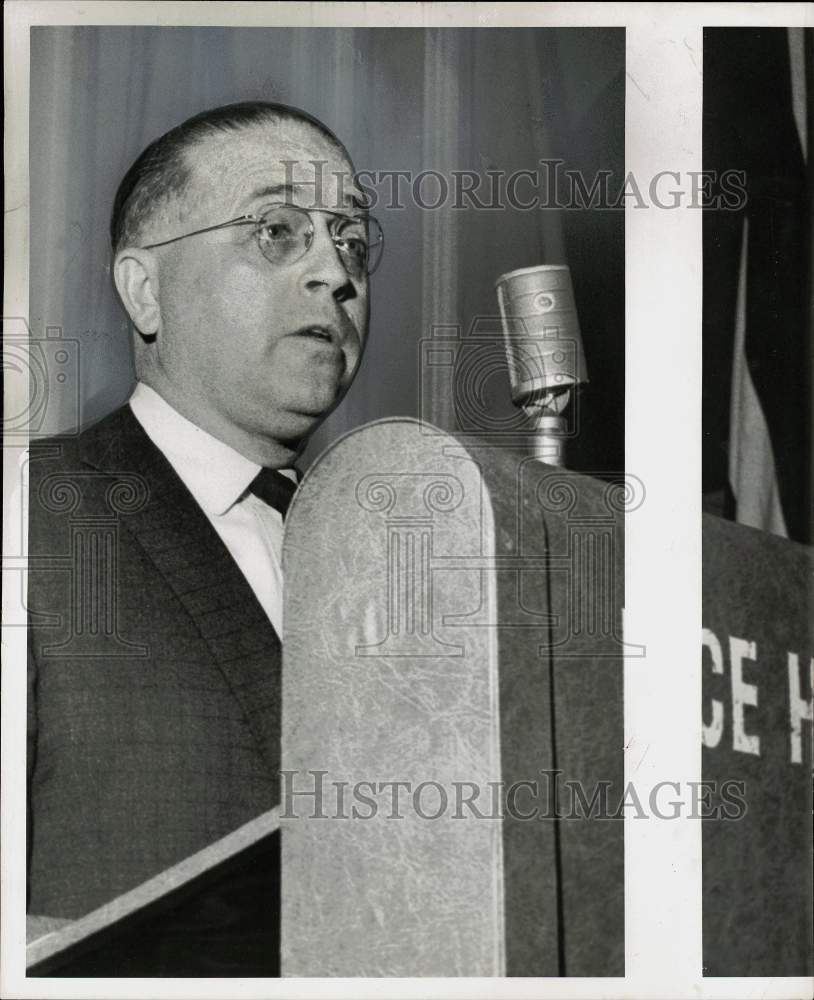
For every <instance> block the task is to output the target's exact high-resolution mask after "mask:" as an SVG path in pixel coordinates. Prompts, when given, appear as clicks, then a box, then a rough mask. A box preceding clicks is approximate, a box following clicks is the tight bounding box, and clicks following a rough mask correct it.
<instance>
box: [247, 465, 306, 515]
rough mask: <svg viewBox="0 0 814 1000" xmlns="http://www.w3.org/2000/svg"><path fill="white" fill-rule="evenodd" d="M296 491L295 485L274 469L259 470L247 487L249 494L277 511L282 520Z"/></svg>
mask: <svg viewBox="0 0 814 1000" xmlns="http://www.w3.org/2000/svg"><path fill="white" fill-rule="evenodd" d="M296 490H297V484H296V483H295V482H292V480H290V479H289V478H288V476H284V475H283V474H282V472H278V471H277V470H276V469H261V470H260V471H259V472H258V474H257V475H256V476H255V478H254V479H253V480H252V482H251V485H250V486H249V492H250V493H254V495H255V496H256V497H259V498H260V499H261V500H262V501H263V503H267V504H268V505H269V507H273V508H274V509H275V510H277V511H279V512H280V513H281V514H282V515H283V517H284V518H285V514H286V511H287V510H288V505H289V504H290V503H291V498H292V497H293V496H294V493H295V492H296Z"/></svg>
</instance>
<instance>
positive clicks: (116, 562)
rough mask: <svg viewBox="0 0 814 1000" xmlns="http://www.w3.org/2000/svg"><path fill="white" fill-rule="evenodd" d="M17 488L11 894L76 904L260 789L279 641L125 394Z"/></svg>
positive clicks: (179, 846)
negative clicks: (21, 562) (21, 683)
mask: <svg viewBox="0 0 814 1000" xmlns="http://www.w3.org/2000/svg"><path fill="white" fill-rule="evenodd" d="M28 494H29V598H28V606H29V664H28V673H29V678H28V680H29V688H28V733H29V745H28V774H29V803H28V804H29V817H28V818H29V830H28V832H29V906H28V908H29V912H31V913H38V914H47V915H49V916H64V917H77V916H80V915H81V914H82V913H85V912H87V911H88V910H90V909H93V908H94V907H95V906H97V905H99V904H101V903H103V902H105V901H106V900H108V899H111V898H112V897H114V896H116V895H118V894H119V893H121V892H124V891H126V890H127V889H130V888H132V887H133V886H135V885H137V884H138V883H139V882H142V881H143V880H145V879H146V878H149V877H150V876H152V875H154V874H156V873H157V872H159V871H161V870H163V869H164V868H166V867H168V866H170V865H172V864H174V863H175V862H177V861H180V860H181V859H182V858H184V857H186V856H188V855H189V854H192V853H193V852H195V851H197V850H199V849H200V848H202V847H204V846H205V845H206V844H208V843H210V842H212V841H213V840H216V839H217V838H219V837H221V836H223V835H224V834H226V833H228V832H229V831H231V830H233V829H234V828H235V827H237V826H239V825H241V824H242V823H244V822H246V821H248V820H249V819H251V818H252V817H254V816H256V815H258V814H259V813H262V812H264V811H266V810H267V809H270V808H271V807H273V806H274V805H275V804H276V803H277V801H278V798H279V775H278V772H279V765H280V751H279V740H280V697H281V685H280V669H281V648H280V641H279V638H278V636H277V634H276V632H275V631H274V628H273V626H272V625H271V623H270V622H269V620H268V618H267V616H266V615H265V613H264V612H263V610H262V608H261V607H260V605H259V603H258V601H257V599H256V598H255V596H254V593H253V591H252V590H251V587H250V586H249V584H248V583H247V581H246V579H245V578H244V576H243V574H242V573H241V572H240V570H239V568H238V566H237V565H236V563H235V562H234V560H233V559H232V557H231V556H230V554H229V552H228V550H227V549H226V547H225V546H224V544H223V542H222V541H221V539H220V538H219V537H218V535H217V533H216V532H215V531H214V529H213V528H212V526H211V524H210V523H209V521H208V520H207V518H206V516H205V514H204V513H203V511H202V510H201V509H200V508H199V506H198V505H197V503H196V502H195V500H194V499H193V497H192V496H191V495H190V493H189V492H188V491H187V489H186V487H185V486H184V485H183V483H182V482H181V480H180V479H179V478H178V476H177V475H176V473H175V472H174V470H173V469H172V467H171V465H170V464H169V463H168V462H167V460H166V459H165V458H164V456H163V455H162V454H161V452H160V451H159V450H158V449H157V448H156V447H155V446H154V445H153V444H152V442H151V441H150V439H149V438H148V437H147V435H146V434H145V433H144V431H143V429H142V428H141V426H140V424H139V423H138V421H137V420H136V419H135V417H134V416H133V414H132V412H131V410H130V408H129V407H123V408H122V409H120V410H118V411H116V412H115V413H113V414H112V415H111V416H109V417H107V418H106V419H104V420H103V421H101V422H100V423H98V424H96V425H95V426H94V427H92V428H90V429H89V430H87V431H85V432H83V433H82V434H80V435H78V436H76V437H73V438H67V437H66V438H61V439H52V440H49V441H45V442H37V443H35V444H34V445H33V446H32V448H31V459H30V463H29V491H28Z"/></svg>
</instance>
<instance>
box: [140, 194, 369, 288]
mask: <svg viewBox="0 0 814 1000" xmlns="http://www.w3.org/2000/svg"><path fill="white" fill-rule="evenodd" d="M270 208H292V209H294V211H296V212H303V213H304V214H305V215H307V216H308V221H309V223H310V225H311V235H310V241H309V243H308V245H307V246H306V248H305V253H303V254H301V255H300V256H299V257H297V258H296V259H295V260H293V261H291V263H292V264H296V263H297V261H300V260H302V258H303V257H304V256H305V255H306V254H307V253H308V251H309V250H310V249H311V247H312V246H313V241H314V235H315V234H316V227H315V226H314V220H313V219H312V218H311V213H312V212H319V213H321V214H322V215H330V216H332V217H333V218H335V219H344V220H345V221H346V222H360V221H364V222H369V221H370V220H371V219H373V221H374V222H375V223H376V225H377V226H378V228H379V234H380V236H379V239H378V240H376V243H375V245H376V246H380V247H381V248H382V250H381V252H380V253H379V258H378V260H377V261H376V263H375V265H374V267H373V268H372V269H370V270H367V269H365V273H366V274H367V276H368V277H370V275H371V274H373V272H374V271H375V270H376V268H377V267H378V266H379V264H380V263H381V259H382V253H383V251H384V230H383V229H382V224H381V223H380V222H379V220H378V219H376V218H375V217H374V216H372V215H366V216H354V215H346V214H345V213H344V212H332V211H331V210H330V209H327V208H303V207H302V206H301V205H292V204H291V203H290V202H285V201H280V202H272V203H271V204H269V205H266V206H265V209H270ZM265 218H266V216H265V214H262V215H256V214H254V213H247V214H246V215H238V216H237V217H236V218H234V219H229V220H228V221H227V222H218V223H216V224H215V225H214V226H204V228H203V229H195V230H193V231H192V232H191V233H182V234H181V235H180V236H173V237H171V238H170V239H168V240H160V241H159V242H158V243H147V244H145V246H143V247H142V248H141V249H142V250H154V249H155V248H156V247H165V246H167V245H169V244H170V243H177V242H178V241H179V240H185V239H187V237H189V236H200V235H201V233H213V232H215V231H216V230H218V229H227V228H228V227H230V226H248V225H259V223H261V222H263V220H264V219H265ZM257 232H258V248H259V249H260V253H261V254H263V250H262V248H260V247H259V228H258V230H257ZM331 239H332V240H333V243H334V246H336V247H337V248H338V247H339V243H340V241H341V240H342V237H341V236H333V235H332V236H331ZM263 257H264V258H265V259H266V260H268V257H266V255H265V254H263ZM269 263H272V262H271V261H269ZM346 270H347V268H346ZM348 273H350V272H348Z"/></svg>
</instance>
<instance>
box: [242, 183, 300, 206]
mask: <svg viewBox="0 0 814 1000" xmlns="http://www.w3.org/2000/svg"><path fill="white" fill-rule="evenodd" d="M297 186H298V185H291V184H272V185H267V186H266V187H261V188H255V190H254V191H252V193H251V194H250V195H249V197H248V198H247V199H246V200H247V201H248V202H253V201H259V200H260V199H261V198H276V197H278V196H279V195H286V196H287V197H289V198H290V197H291V195H292V194H293V193H294V188H295V187H297Z"/></svg>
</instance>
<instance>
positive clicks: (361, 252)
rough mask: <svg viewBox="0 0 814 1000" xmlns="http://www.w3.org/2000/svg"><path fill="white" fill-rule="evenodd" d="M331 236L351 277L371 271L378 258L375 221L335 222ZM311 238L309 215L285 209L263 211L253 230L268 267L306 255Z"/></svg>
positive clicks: (378, 235)
mask: <svg viewBox="0 0 814 1000" xmlns="http://www.w3.org/2000/svg"><path fill="white" fill-rule="evenodd" d="M332 236H333V240H334V243H335V245H336V248H337V250H338V252H339V254H340V256H341V257H342V260H343V262H344V264H345V268H346V269H347V271H348V273H349V274H350V275H351V276H353V277H355V278H356V277H361V276H363V275H364V274H366V273H367V274H370V273H371V272H372V271H373V270H374V268H375V267H376V265H377V264H378V262H379V259H380V257H381V246H382V240H383V237H382V231H381V227H380V226H379V224H378V222H377V221H376V220H375V219H373V218H369V219H367V220H363V219H342V218H338V220H337V224H336V225H335V227H334V228H333V232H332ZM313 238H314V228H313V224H312V222H311V218H310V216H309V214H308V213H307V212H306V211H305V210H304V209H297V208H293V207H291V206H289V205H280V206H277V207H275V208H271V209H269V210H268V211H266V212H265V213H264V215H263V220H262V222H261V223H260V224H259V226H258V228H257V242H258V244H259V246H260V250H261V251H262V253H263V256H264V257H265V258H266V259H267V260H269V261H271V263H272V264H293V263H294V262H295V261H297V260H299V259H300V258H301V257H303V256H304V255H305V254H306V253H307V251H308V249H309V248H310V246H311V243H312V242H313Z"/></svg>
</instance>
